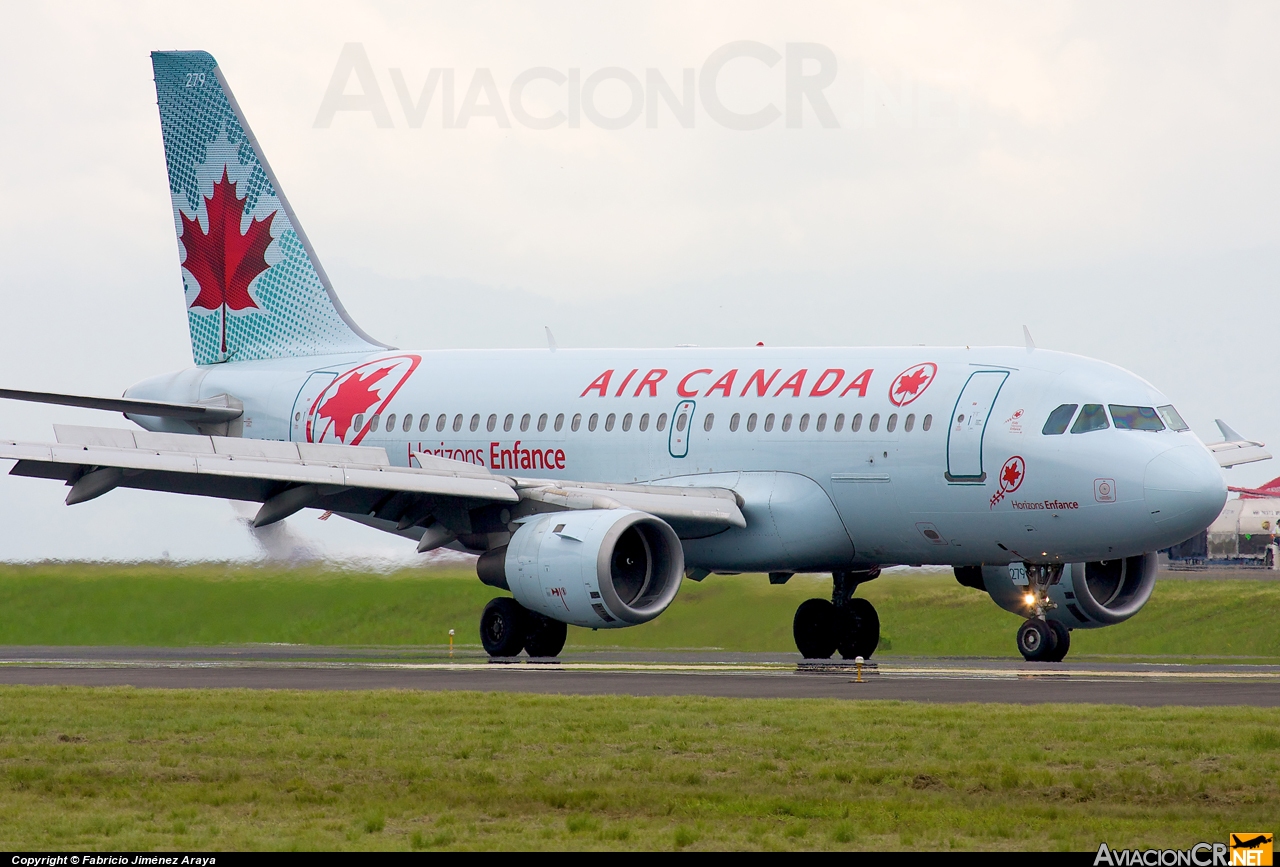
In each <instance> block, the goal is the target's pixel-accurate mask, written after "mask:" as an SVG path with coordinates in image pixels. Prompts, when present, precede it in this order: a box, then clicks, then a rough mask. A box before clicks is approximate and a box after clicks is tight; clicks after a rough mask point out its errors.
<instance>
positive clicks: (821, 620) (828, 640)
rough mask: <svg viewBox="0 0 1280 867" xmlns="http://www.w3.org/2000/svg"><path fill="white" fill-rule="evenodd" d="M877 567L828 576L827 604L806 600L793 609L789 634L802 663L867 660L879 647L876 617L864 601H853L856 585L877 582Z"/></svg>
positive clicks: (873, 610)
mask: <svg viewBox="0 0 1280 867" xmlns="http://www.w3.org/2000/svg"><path fill="white" fill-rule="evenodd" d="M879 575H880V567H878V566H876V567H873V568H871V569H867V570H860V571H856V572H855V571H851V570H841V571H838V572H833V573H831V578H832V586H831V601H830V602H828V601H827V600H825V599H806V600H805V601H804V602H802V603H800V607H799V608H797V609H796V616H795V620H794V621H793V622H792V633H793V635H794V636H795V640H796V649H797V650H799V651H800V654H801V655H802V656H804V658H805V659H830V658H831V656H832V654H834V653H835V652H836V651H837V650H839V651H840V655H841V656H842V657H843V658H845V659H854V658H856V657H859V656H861V657H863V658H864V659H865V658H869V657H870V656H871V654H873V653H875V650H876V647H877V646H878V645H879V644H880V616H879V615H878V614H876V609H875V606H873V605H872V604H871V603H870V602H868V601H867V600H866V599H861V598H854V595H853V592H854V590H856V589H857V587H858V585H859V584H862V583H865V582H867V581H871V580H873V579H875V578H878V577H879Z"/></svg>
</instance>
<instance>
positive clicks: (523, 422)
mask: <svg viewBox="0 0 1280 867" xmlns="http://www.w3.org/2000/svg"><path fill="white" fill-rule="evenodd" d="M529 418H530V416H529V413H527V412H526V413H525V414H524V415H522V416H520V433H524V432H525V431H527V430H528V429H529ZM542 418H543V420H544V421H545V420H546V418H547V417H546V416H545V415H544V416H543V417H542Z"/></svg>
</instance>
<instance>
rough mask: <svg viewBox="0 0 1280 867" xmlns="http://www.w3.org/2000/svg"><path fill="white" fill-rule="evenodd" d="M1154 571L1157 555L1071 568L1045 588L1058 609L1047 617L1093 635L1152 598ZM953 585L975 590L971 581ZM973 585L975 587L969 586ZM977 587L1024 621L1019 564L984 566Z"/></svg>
mask: <svg viewBox="0 0 1280 867" xmlns="http://www.w3.org/2000/svg"><path fill="white" fill-rule="evenodd" d="M1157 570H1158V563H1157V557H1156V555H1155V554H1140V555H1138V556H1136V557H1123V558H1117V559H1115V560H1103V561H1100V562H1094V563H1070V564H1068V565H1066V566H1064V567H1063V569H1062V579H1061V580H1060V581H1059V582H1058V583H1057V584H1051V585H1050V586H1049V598H1050V599H1051V600H1052V601H1053V602H1054V603H1056V604H1057V607H1056V608H1053V609H1051V610H1050V611H1049V613H1048V615H1047V616H1048V618H1049V619H1050V620H1057V621H1059V622H1061V623H1064V624H1066V625H1067V626H1068V627H1070V628H1072V629H1096V628H1098V627H1101V626H1112V625H1114V624H1116V623H1122V622H1124V621H1125V620H1128V619H1129V618H1130V617H1132V616H1133V615H1135V614H1137V613H1138V611H1139V610H1140V609H1141V608H1142V606H1144V605H1146V604H1147V600H1148V599H1150V598H1151V591H1152V590H1154V589H1155V586H1156V572H1157ZM956 576H957V580H959V581H960V583H962V584H965V585H966V586H970V587H972V586H974V583H976V582H975V581H974V577H975V576H971V575H970V574H968V573H967V572H966V573H965V574H964V575H963V576H962V575H961V573H960V570H956ZM971 582H973V583H971ZM981 584H982V585H983V587H984V588H985V589H986V591H987V592H988V593H990V594H991V598H992V599H993V600H994V601H995V603H996V604H997V605H999V606H1000V607H1001V608H1003V609H1005V610H1006V611H1012V612H1013V613H1014V614H1021V615H1023V616H1024V617H1025V616H1027V615H1028V614H1030V612H1029V611H1028V610H1027V605H1026V601H1025V598H1024V597H1025V596H1026V592H1027V577H1026V572H1025V570H1024V569H1023V566H1022V564H1021V563H1010V564H1009V565H1008V566H983V567H982V576H981Z"/></svg>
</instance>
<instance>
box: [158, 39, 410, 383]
mask: <svg viewBox="0 0 1280 867" xmlns="http://www.w3.org/2000/svg"><path fill="white" fill-rule="evenodd" d="M151 65H152V69H153V70H154V72H155V82H156V97H157V99H158V102H159V105H160V128H161V132H162V134H163V136H164V153H165V162H166V164H167V167H168V170H169V193H170V195H171V197H172V202H173V223H174V229H175V231H176V232H177V234H178V247H179V255H180V257H181V263H182V282H183V289H184V292H185V298H186V306H187V322H188V324H189V326H190V328H191V353H192V355H193V356H194V358H195V362H196V364H214V363H217V362H222V361H251V360H257V359H264V358H289V357H295V356H307V355H328V354H331V353H341V352H368V351H370V350H377V349H382V348H387V347H385V346H384V344H381V343H379V342H378V341H376V340H374V339H373V338H371V337H369V335H367V334H365V333H364V331H362V330H361V329H360V327H359V326H358V325H356V324H355V322H353V321H352V320H351V317H350V316H348V315H347V312H346V310H344V309H343V307H342V302H340V301H339V300H338V296H337V294H336V293H335V292H334V291H333V286H332V284H331V283H330V282H329V277H328V275H326V274H325V272H324V268H322V267H321V265H320V260H319V259H318V258H317V257H316V254H315V250H314V249H313V248H312V246H311V242H310V241H308V240H307V236H306V235H305V234H303V231H302V226H301V225H299V223H298V218H297V217H296V216H295V215H294V212H293V209H292V208H291V207H290V206H289V202H288V200H287V199H285V196H284V192H283V191H282V190H281V189H280V184H279V182H278V181H277V180H276V176H275V174H274V173H273V172H272V171H271V167H270V166H269V165H268V164H267V161H266V158H265V157H264V156H263V155H262V149H261V147H260V146H259V145H258V142H257V140H256V139H255V138H254V136H253V133H252V132H251V131H250V129H249V125H248V123H247V122H246V121H245V118H244V114H243V113H242V112H241V111H240V106H239V105H237V104H236V101H235V97H234V96H232V95H231V89H230V88H229V87H228V86H227V83H226V79H224V78H223V76H222V73H221V71H220V70H219V69H218V64H217V61H215V60H214V59H213V56H212V55H210V54H208V53H207V52H204V51H153V52H152V53H151Z"/></svg>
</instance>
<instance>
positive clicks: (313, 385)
mask: <svg viewBox="0 0 1280 867" xmlns="http://www.w3.org/2000/svg"><path fill="white" fill-rule="evenodd" d="M337 375H338V374H337V373H336V372H334V371H329V370H323V371H318V372H316V373H313V374H311V375H310V376H308V377H307V381H306V382H305V383H303V384H302V388H301V389H300V390H299V391H298V397H297V398H296V399H295V400H294V402H293V415H292V416H291V417H290V419H289V439H290V440H292V441H293V442H302V443H306V442H311V424H312V422H313V421H314V418H313V416H314V414H315V409H316V407H315V406H314V404H315V403H316V401H317V400H318V399H319V397H320V395H321V394H323V393H324V390H325V389H326V388H328V387H329V386H330V384H331V383H332V382H333V380H334V378H335V377H336V376H337Z"/></svg>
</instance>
